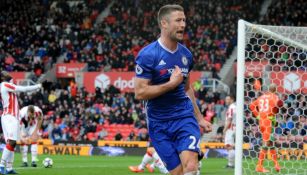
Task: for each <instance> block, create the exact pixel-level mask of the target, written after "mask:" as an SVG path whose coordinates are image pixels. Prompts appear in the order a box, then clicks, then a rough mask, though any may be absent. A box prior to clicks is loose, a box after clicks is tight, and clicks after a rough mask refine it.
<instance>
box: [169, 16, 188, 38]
mask: <svg viewBox="0 0 307 175" xmlns="http://www.w3.org/2000/svg"><path fill="white" fill-rule="evenodd" d="M185 20H186V19H185V15H184V12H182V11H173V12H172V13H171V14H169V15H168V20H167V21H168V22H167V25H166V30H167V32H168V34H169V37H170V39H171V40H173V41H181V40H183V34H184V29H185V26H186V21H185Z"/></svg>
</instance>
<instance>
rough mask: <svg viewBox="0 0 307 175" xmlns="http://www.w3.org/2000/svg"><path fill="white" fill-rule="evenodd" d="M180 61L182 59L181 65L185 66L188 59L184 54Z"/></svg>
mask: <svg viewBox="0 0 307 175" xmlns="http://www.w3.org/2000/svg"><path fill="white" fill-rule="evenodd" d="M181 61H182V63H183V65H185V66H186V65H187V64H188V59H187V57H186V56H182V58H181Z"/></svg>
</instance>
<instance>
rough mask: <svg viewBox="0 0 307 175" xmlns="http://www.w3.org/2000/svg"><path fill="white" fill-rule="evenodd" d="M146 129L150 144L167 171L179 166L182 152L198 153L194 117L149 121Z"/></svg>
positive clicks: (198, 131) (196, 129)
mask: <svg viewBox="0 0 307 175" xmlns="http://www.w3.org/2000/svg"><path fill="white" fill-rule="evenodd" d="M148 128H149V136H150V138H151V140H152V144H153V146H154V148H155V149H156V151H157V153H158V155H159V156H160V157H161V159H162V161H163V162H164V164H165V166H166V168H167V170H168V171H171V170H173V169H175V168H176V167H177V166H178V165H180V164H181V161H180V157H179V154H180V153H181V152H182V151H185V150H189V151H193V152H197V153H199V152H200V149H199V142H200V129H199V125H198V123H197V121H196V119H195V117H188V118H180V119H177V120H170V121H159V122H157V121H150V122H149V123H148Z"/></svg>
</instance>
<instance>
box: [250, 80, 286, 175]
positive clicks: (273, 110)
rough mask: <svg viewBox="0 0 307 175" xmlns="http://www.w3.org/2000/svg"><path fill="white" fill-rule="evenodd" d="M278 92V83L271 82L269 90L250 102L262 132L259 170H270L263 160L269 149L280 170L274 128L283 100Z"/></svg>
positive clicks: (277, 168)
mask: <svg viewBox="0 0 307 175" xmlns="http://www.w3.org/2000/svg"><path fill="white" fill-rule="evenodd" d="M275 93H276V85H275V84H271V85H270V87H269V92H266V93H265V94H263V95H261V96H260V97H258V98H257V99H256V100H255V101H253V102H252V103H251V104H250V109H251V111H252V113H253V115H254V116H255V117H257V119H259V128H260V132H261V134H262V140H263V143H262V148H261V150H260V153H259V160H258V164H257V166H256V171H257V172H264V173H265V172H269V170H266V169H265V168H264V167H263V160H264V159H265V157H266V155H267V151H268V150H270V153H271V156H272V160H273V161H274V165H275V169H276V171H280V166H279V164H278V162H277V154H276V150H275V148H274V144H273V141H274V136H273V133H274V129H273V127H274V126H275V124H276V118H275V115H276V114H277V113H278V108H279V107H282V105H283V102H282V101H281V100H279V97H278V96H277V95H276V94H275Z"/></svg>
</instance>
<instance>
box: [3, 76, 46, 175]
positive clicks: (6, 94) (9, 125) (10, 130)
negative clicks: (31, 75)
mask: <svg viewBox="0 0 307 175" xmlns="http://www.w3.org/2000/svg"><path fill="white" fill-rule="evenodd" d="M12 81H13V79H12V77H11V76H10V75H9V73H8V72H6V71H2V72H1V85H0V92H1V99H2V106H3V114H2V116H1V125H2V130H3V135H4V139H5V141H6V146H5V148H4V149H3V153H2V157H1V161H0V174H5V173H7V174H16V172H15V171H14V170H13V162H14V149H15V146H16V141H17V140H18V139H19V121H18V117H19V106H18V99H17V95H16V92H27V91H34V90H37V89H40V88H41V87H42V85H41V84H37V85H34V86H17V85H15V84H13V83H12ZM5 167H6V172H5Z"/></svg>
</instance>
